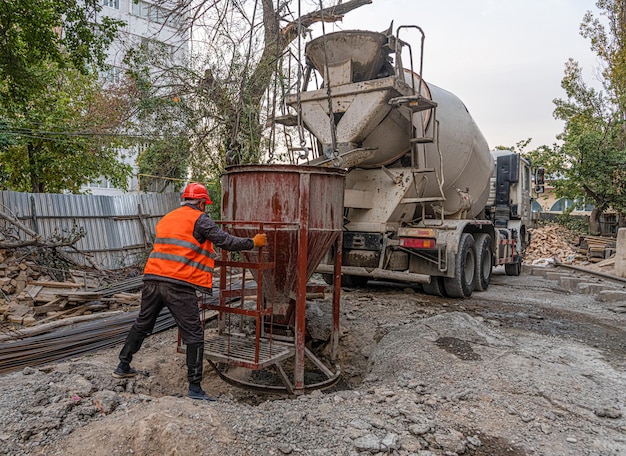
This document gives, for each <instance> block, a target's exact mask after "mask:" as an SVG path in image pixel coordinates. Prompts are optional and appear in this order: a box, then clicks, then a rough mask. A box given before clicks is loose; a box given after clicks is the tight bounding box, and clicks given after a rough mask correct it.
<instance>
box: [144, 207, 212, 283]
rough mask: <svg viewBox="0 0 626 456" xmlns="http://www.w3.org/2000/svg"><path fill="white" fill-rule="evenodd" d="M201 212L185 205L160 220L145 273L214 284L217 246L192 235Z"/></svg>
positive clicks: (184, 280)
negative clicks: (201, 242)
mask: <svg viewBox="0 0 626 456" xmlns="http://www.w3.org/2000/svg"><path fill="white" fill-rule="evenodd" d="M202 214H203V213H202V212H201V211H199V210H197V209H194V208H192V207H189V206H182V207H180V208H178V209H175V210H173V211H172V212H170V213H169V214H166V215H165V216H164V217H163V218H162V219H161V220H160V221H159V223H157V225H156V239H155V240H154V248H153V249H152V252H150V257H149V258H148V262H147V263H146V267H145V268H144V271H143V272H144V274H145V275H157V276H162V277H168V278H170V279H174V280H180V281H183V282H187V283H190V284H192V285H197V286H199V287H202V288H209V289H210V288H212V286H213V268H214V266H215V262H214V260H213V258H214V256H215V249H214V248H213V244H212V243H211V242H210V241H205V242H204V243H203V244H200V243H199V242H198V240H197V239H196V238H195V237H193V228H194V226H195V224H196V221H197V220H198V218H199V217H200V216H201V215H202Z"/></svg>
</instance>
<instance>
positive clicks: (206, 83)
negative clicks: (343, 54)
mask: <svg viewBox="0 0 626 456" xmlns="http://www.w3.org/2000/svg"><path fill="white" fill-rule="evenodd" d="M302 1H303V0H299V1H297V2H296V1H290V0H284V1H273V0H254V1H253V0H247V1H246V0H202V1H198V0H178V1H177V2H176V8H175V9H173V8H171V5H172V0H157V1H156V3H155V4H156V5H158V6H159V7H160V8H162V10H163V11H170V14H172V15H175V16H176V18H187V21H186V22H185V24H186V26H187V27H188V31H189V33H190V35H191V36H192V42H193V50H192V53H191V56H190V61H189V62H188V64H187V65H185V66H184V67H180V66H178V67H173V66H169V67H168V65H167V63H166V62H162V64H157V65H156V66H159V65H161V71H162V74H163V75H167V78H166V79H167V81H168V83H167V86H165V85H163V86H162V87H160V90H161V91H163V90H166V91H169V93H171V97H174V96H175V97H176V98H177V99H180V100H181V101H182V102H183V103H181V104H180V105H179V106H178V108H177V109H182V108H187V111H186V116H188V117H187V120H188V121H189V123H188V129H189V130H191V131H192V132H193V133H192V138H191V142H192V144H193V153H192V156H191V157H190V159H189V166H190V168H191V169H192V171H193V173H194V178H197V179H200V180H210V178H211V174H212V175H213V176H215V175H216V174H218V173H220V172H221V171H222V170H223V167H224V165H225V160H226V155H227V153H229V154H231V155H232V157H231V158H234V159H236V160H237V161H240V162H242V163H243V162H248V163H255V162H259V161H260V160H261V157H262V150H261V149H262V147H261V145H262V142H263V131H264V128H265V122H264V114H263V109H264V107H265V108H267V100H268V99H270V98H272V97H275V96H276V94H275V93H274V91H278V92H280V91H281V90H285V87H284V86H282V87H279V86H280V85H281V84H285V80H286V79H288V78H290V77H291V76H290V75H288V74H287V72H288V71H289V70H291V71H292V72H293V71H294V69H293V67H292V68H290V69H288V68H283V63H284V62H285V60H286V59H285V55H286V54H289V53H290V52H291V53H293V50H292V51H290V50H289V46H290V45H291V44H292V43H293V42H294V41H295V40H296V39H298V37H299V36H304V35H305V33H307V32H308V31H309V27H311V26H312V25H313V24H315V23H318V22H321V21H324V22H337V21H340V20H341V19H342V18H343V17H344V15H345V14H347V13H349V12H350V11H353V10H355V9H356V8H359V7H361V6H364V5H367V4H371V3H372V1H373V0H349V1H347V2H342V1H341V0H334V3H335V4H333V5H331V6H324V5H323V3H322V1H321V0H316V1H313V0H309V1H307V2H306V3H307V5H308V7H309V8H310V9H311V8H312V9H313V10H312V11H309V12H302V11H301V10H302ZM327 3H328V2H327ZM168 5H169V9H168ZM313 5H314V6H313ZM177 20H178V19H177ZM179 22H180V21H179ZM152 64H153V65H155V63H154V62H152ZM164 80H165V79H164ZM291 84H293V83H291ZM287 85H289V84H287ZM268 94H269V95H268Z"/></svg>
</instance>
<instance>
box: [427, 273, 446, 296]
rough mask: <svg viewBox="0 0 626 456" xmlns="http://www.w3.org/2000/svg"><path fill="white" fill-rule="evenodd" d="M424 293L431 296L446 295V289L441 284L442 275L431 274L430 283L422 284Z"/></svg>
mask: <svg viewBox="0 0 626 456" xmlns="http://www.w3.org/2000/svg"><path fill="white" fill-rule="evenodd" d="M422 288H423V290H424V293H426V294H427V295H431V296H446V289H445V287H444V285H443V277H438V276H431V277H430V283H424V284H422Z"/></svg>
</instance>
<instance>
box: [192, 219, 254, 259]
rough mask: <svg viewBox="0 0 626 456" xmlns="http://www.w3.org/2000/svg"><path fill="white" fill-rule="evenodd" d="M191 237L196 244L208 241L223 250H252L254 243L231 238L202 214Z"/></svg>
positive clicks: (247, 239)
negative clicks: (194, 239) (195, 240)
mask: <svg viewBox="0 0 626 456" xmlns="http://www.w3.org/2000/svg"><path fill="white" fill-rule="evenodd" d="M193 236H194V237H195V238H196V239H197V240H198V242H200V243H203V242H204V241H205V240H209V241H211V242H212V243H213V245H215V246H216V247H220V248H222V249H224V250H231V251H232V250H252V249H253V248H254V247H255V243H254V241H253V240H252V239H251V238H242V237H237V236H232V235H230V234H228V233H227V232H226V231H224V230H222V229H221V228H220V227H219V226H218V225H217V224H216V223H215V222H214V221H213V220H212V219H211V217H209V216H208V215H207V214H202V215H201V216H200V218H198V221H197V222H196V225H195V227H194V230H193Z"/></svg>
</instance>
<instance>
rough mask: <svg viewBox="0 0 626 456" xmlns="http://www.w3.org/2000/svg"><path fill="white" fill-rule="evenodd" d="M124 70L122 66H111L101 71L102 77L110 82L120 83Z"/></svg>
mask: <svg viewBox="0 0 626 456" xmlns="http://www.w3.org/2000/svg"><path fill="white" fill-rule="evenodd" d="M123 74H124V72H123V71H122V69H121V68H119V67H115V66H111V67H109V68H108V69H107V70H106V71H103V72H101V73H100V77H101V78H102V79H103V80H104V81H105V82H107V83H109V84H116V85H117V84H120V83H121V82H122V75H123Z"/></svg>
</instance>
